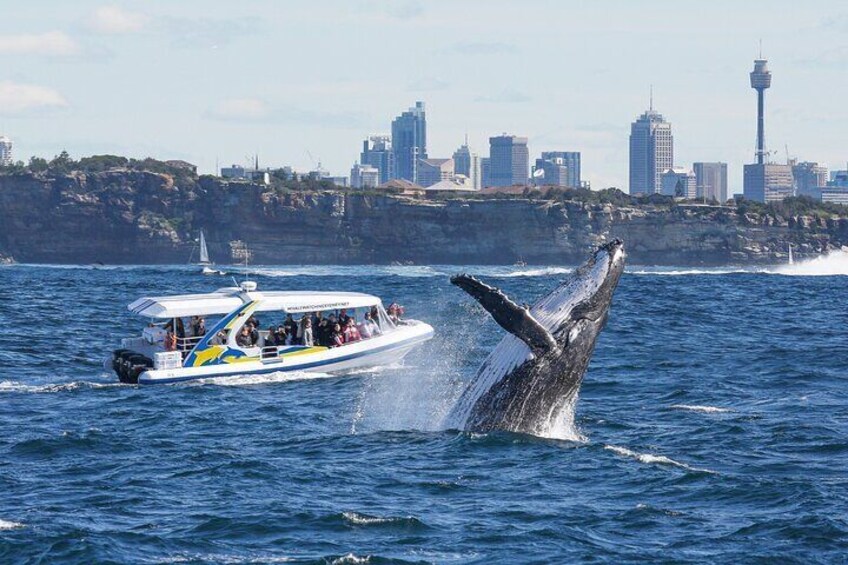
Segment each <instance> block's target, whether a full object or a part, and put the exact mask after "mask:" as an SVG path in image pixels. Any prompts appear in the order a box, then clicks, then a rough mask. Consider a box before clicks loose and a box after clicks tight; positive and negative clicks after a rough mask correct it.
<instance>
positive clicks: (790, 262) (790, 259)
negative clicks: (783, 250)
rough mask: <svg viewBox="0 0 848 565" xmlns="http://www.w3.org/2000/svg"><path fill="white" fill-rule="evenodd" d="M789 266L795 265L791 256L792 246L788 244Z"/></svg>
mask: <svg viewBox="0 0 848 565" xmlns="http://www.w3.org/2000/svg"><path fill="white" fill-rule="evenodd" d="M789 264H790V265H794V264H795V257H794V256H793V255H792V244H791V243H790V244H789Z"/></svg>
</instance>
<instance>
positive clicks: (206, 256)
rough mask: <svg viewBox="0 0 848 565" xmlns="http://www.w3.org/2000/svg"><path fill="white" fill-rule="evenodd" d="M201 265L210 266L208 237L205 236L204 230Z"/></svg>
mask: <svg viewBox="0 0 848 565" xmlns="http://www.w3.org/2000/svg"><path fill="white" fill-rule="evenodd" d="M198 263H199V264H200V265H209V264H211V263H210V261H209V250H207V249H206V237H205V236H204V235H203V230H200V261H199V262H198Z"/></svg>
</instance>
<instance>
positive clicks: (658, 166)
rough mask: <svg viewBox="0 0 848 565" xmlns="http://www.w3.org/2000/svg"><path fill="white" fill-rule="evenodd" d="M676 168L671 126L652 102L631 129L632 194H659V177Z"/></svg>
mask: <svg viewBox="0 0 848 565" xmlns="http://www.w3.org/2000/svg"><path fill="white" fill-rule="evenodd" d="M673 166H674V138H673V137H672V135H671V123H669V122H667V121H665V119H664V118H663V116H662V114H660V113H659V112H657V111H656V110H654V104H653V100H652V101H651V105H650V107H649V109H648V111H647V112H645V113H644V114H642V115H641V116H639V117H638V118H637V119H636V121H635V122H633V123H632V124H631V126H630V194H636V193H640V192H643V193H646V194H652V193H655V192H659V191H660V189H661V188H662V186H661V182H660V176H661V175H662V173H663V171H666V170H668V169H670V168H672V167H673Z"/></svg>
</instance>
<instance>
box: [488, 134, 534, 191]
mask: <svg viewBox="0 0 848 565" xmlns="http://www.w3.org/2000/svg"><path fill="white" fill-rule="evenodd" d="M489 159H490V161H489V180H490V182H491V185H492V186H513V185H516V184H520V185H525V184H527V175H528V173H529V169H530V151H529V150H528V149H527V138H526V137H517V136H514V135H506V134H503V135H499V136H496V137H490V138H489Z"/></svg>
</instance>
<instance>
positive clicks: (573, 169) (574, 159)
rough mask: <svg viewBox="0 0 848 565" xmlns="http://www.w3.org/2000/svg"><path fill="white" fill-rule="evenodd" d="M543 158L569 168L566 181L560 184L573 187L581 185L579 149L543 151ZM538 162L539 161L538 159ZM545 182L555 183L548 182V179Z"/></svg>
mask: <svg viewBox="0 0 848 565" xmlns="http://www.w3.org/2000/svg"><path fill="white" fill-rule="evenodd" d="M542 160H544V161H551V162H553V163H556V164H557V165H562V166H564V167H565V168H566V169H567V173H566V177H565V179H564V182H562V183H560V185H559V186H570V187H572V188H579V187H580V186H581V183H582V179H581V176H580V152H579V151H542ZM536 162H537V163H538V160H537V161H536ZM545 184H553V183H548V182H547V180H546V182H545Z"/></svg>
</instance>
